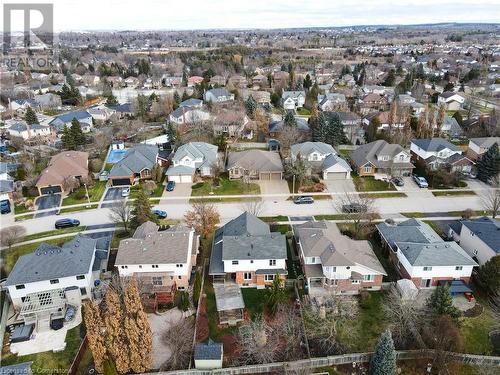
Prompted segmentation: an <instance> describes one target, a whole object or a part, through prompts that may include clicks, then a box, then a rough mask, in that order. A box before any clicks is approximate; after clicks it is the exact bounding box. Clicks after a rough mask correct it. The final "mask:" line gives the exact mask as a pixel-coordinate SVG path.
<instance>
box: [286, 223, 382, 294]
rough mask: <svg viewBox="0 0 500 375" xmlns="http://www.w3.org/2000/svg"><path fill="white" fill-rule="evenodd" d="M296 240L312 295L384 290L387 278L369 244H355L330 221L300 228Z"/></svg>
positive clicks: (296, 227)
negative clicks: (382, 288) (327, 292)
mask: <svg viewBox="0 0 500 375" xmlns="http://www.w3.org/2000/svg"><path fill="white" fill-rule="evenodd" d="M294 236H295V241H296V244H297V247H298V251H299V257H300V261H301V264H302V267H303V269H304V273H305V276H306V281H307V286H308V288H309V291H310V293H314V292H317V291H321V292H323V291H324V290H325V289H326V290H329V291H332V292H334V293H343V294H345V293H348V294H357V293H359V292H360V291H361V290H363V289H366V290H379V289H380V287H381V285H382V279H383V276H384V275H387V274H386V272H385V270H384V267H383V266H382V264H380V262H379V260H378V259H377V256H376V255H375V253H374V252H373V250H372V248H371V246H370V244H369V242H368V241H364V240H363V241H357V240H353V239H351V238H349V237H348V236H346V235H343V234H342V233H341V232H340V229H339V228H338V226H337V224H335V223H332V222H328V221H310V222H306V223H303V224H299V225H297V226H295V227H294Z"/></svg>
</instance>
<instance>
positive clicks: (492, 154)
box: [477, 143, 500, 182]
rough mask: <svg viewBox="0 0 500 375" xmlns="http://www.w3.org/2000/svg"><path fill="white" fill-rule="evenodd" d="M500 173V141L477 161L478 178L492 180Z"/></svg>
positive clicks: (484, 180) (485, 180) (486, 180)
mask: <svg viewBox="0 0 500 375" xmlns="http://www.w3.org/2000/svg"><path fill="white" fill-rule="evenodd" d="M499 173H500V153H499V151H498V143H495V144H494V145H493V146H491V147H490V148H489V150H488V151H486V152H485V153H484V154H483V155H482V156H481V157H480V158H479V160H478V161H477V178H478V179H480V180H481V181H483V182H490V181H491V179H492V178H494V177H496V176H498V174H499Z"/></svg>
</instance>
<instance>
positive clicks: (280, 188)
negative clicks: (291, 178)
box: [256, 180, 290, 200]
mask: <svg viewBox="0 0 500 375" xmlns="http://www.w3.org/2000/svg"><path fill="white" fill-rule="evenodd" d="M256 182H257V184H259V186H260V192H261V194H288V193H290V189H288V183H287V182H286V180H279V181H260V180H257V181H256ZM263 199H264V200H285V199H287V197H264V198H263Z"/></svg>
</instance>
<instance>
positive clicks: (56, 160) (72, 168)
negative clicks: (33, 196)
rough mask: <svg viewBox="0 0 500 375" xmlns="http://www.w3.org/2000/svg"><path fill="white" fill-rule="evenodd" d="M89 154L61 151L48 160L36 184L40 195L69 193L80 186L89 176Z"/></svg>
mask: <svg viewBox="0 0 500 375" xmlns="http://www.w3.org/2000/svg"><path fill="white" fill-rule="evenodd" d="M88 160H89V154H88V153H86V152H82V151H63V152H60V153H59V154H57V155H54V156H52V158H50V162H49V165H48V166H47V168H45V169H44V170H43V171H42V173H40V177H39V178H38V181H37V183H36V185H35V186H36V187H37V189H38V192H39V193H40V195H47V194H57V193H69V192H70V190H72V188H74V187H76V186H80V184H81V183H82V179H84V178H86V177H87V176H88V175H89V169H88Z"/></svg>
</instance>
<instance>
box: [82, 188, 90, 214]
mask: <svg viewBox="0 0 500 375" xmlns="http://www.w3.org/2000/svg"><path fill="white" fill-rule="evenodd" d="M83 186H85V193H86V194H87V203H88V204H87V208H90V196H89V190H88V189H87V184H83Z"/></svg>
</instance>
